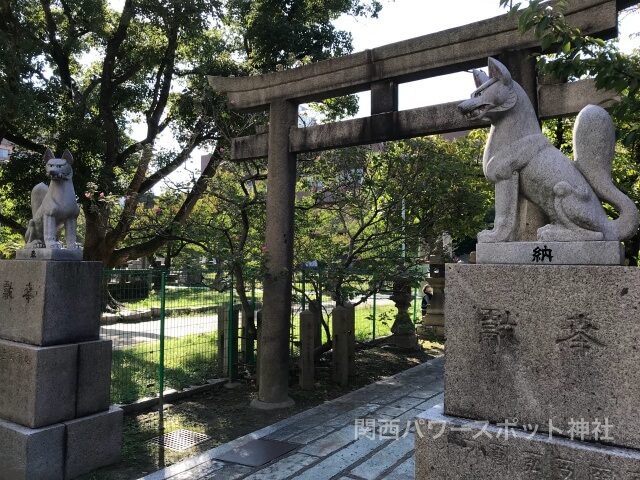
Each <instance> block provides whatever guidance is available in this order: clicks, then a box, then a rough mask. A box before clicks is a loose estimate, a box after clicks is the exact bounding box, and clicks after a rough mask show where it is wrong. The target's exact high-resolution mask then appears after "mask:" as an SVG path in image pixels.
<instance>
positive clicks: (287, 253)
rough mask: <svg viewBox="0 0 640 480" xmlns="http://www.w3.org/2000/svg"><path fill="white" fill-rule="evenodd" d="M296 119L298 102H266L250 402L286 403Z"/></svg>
mask: <svg viewBox="0 0 640 480" xmlns="http://www.w3.org/2000/svg"><path fill="white" fill-rule="evenodd" d="M297 124H298V105H297V104H295V103H293V102H289V101H286V100H276V101H273V102H272V103H271V104H270V107H269V150H268V152H269V153H268V163H267V226H266V233H265V239H266V240H265V246H266V252H265V254H266V256H267V271H266V274H265V279H264V298H263V307H262V322H261V325H260V328H259V331H258V343H259V345H260V346H259V348H260V358H259V362H260V366H259V372H258V383H259V391H258V398H257V399H256V400H254V401H253V402H251V406H252V407H256V408H262V409H275V408H284V407H289V406H291V405H293V404H294V401H293V400H292V399H291V398H289V396H288V386H289V327H290V322H291V282H292V278H293V276H292V272H293V232H294V224H293V222H294V207H295V196H296V155H295V154H292V153H289V130H290V129H291V128H295V127H296V126H297Z"/></svg>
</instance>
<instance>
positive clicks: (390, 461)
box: [351, 435, 414, 480]
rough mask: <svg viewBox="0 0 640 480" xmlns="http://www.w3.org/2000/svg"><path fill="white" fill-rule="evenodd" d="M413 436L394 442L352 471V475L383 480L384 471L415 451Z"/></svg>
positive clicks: (370, 479)
mask: <svg viewBox="0 0 640 480" xmlns="http://www.w3.org/2000/svg"><path fill="white" fill-rule="evenodd" d="M413 443H414V440H413V435H407V436H406V437H402V438H399V439H397V440H393V441H391V442H390V443H389V445H387V446H386V447H384V448H383V449H382V450H380V451H378V452H376V453H375V454H373V455H372V456H371V457H369V459H367V460H366V461H365V462H363V463H361V464H360V465H358V466H357V467H356V468H354V469H353V470H351V473H353V474H354V475H357V476H358V477H361V478H364V479H366V480H375V479H377V478H381V475H382V473H383V472H384V471H386V470H388V469H390V468H392V467H393V466H395V465H396V464H397V463H400V460H401V459H402V458H404V456H405V455H407V454H408V453H409V452H411V451H413Z"/></svg>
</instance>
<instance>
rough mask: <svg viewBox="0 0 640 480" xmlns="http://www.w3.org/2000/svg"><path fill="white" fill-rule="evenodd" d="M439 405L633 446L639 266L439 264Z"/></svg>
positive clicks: (638, 378) (638, 417)
mask: <svg viewBox="0 0 640 480" xmlns="http://www.w3.org/2000/svg"><path fill="white" fill-rule="evenodd" d="M446 298H447V304H446V315H445V316H446V324H447V364H446V370H445V413H446V414H447V415H454V416H459V417H465V418H470V419H477V420H489V421H492V422H504V421H505V420H506V419H509V420H510V421H513V420H514V419H516V421H517V423H518V424H519V425H529V424H530V425H536V426H538V428H539V431H548V430H549V427H550V421H551V426H552V427H553V428H554V429H559V430H560V431H562V432H564V433H565V434H566V433H568V432H569V431H570V429H571V428H572V427H575V424H576V422H583V423H584V422H586V423H587V424H588V425H589V433H588V434H587V435H586V438H590V439H594V440H595V439H599V440H601V441H603V438H596V437H603V435H602V433H601V432H600V433H598V429H597V428H596V427H598V425H600V430H601V429H602V428H604V427H603V426H604V425H605V424H608V425H610V427H609V428H610V430H609V436H610V437H612V439H607V440H605V441H606V442H608V443H611V444H614V445H618V446H625V447H632V448H640V411H639V410H638V398H640V349H638V341H639V339H640V312H639V311H638V306H639V305H640V269H638V268H633V267H613V266H599V267H592V266H544V267H542V266H520V265H462V264H450V265H447V285H446Z"/></svg>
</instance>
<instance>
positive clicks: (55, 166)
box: [44, 148, 73, 180]
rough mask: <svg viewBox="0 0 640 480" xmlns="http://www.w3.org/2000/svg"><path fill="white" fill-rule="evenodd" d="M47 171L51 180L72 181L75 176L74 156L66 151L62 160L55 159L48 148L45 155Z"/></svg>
mask: <svg viewBox="0 0 640 480" xmlns="http://www.w3.org/2000/svg"><path fill="white" fill-rule="evenodd" d="M44 161H45V171H46V172H47V177H49V178H50V179H51V180H71V177H72V176H73V169H72V168H71V165H73V156H72V155H71V152H70V151H69V150H65V151H64V153H63V154H62V158H55V155H54V154H53V152H52V151H51V150H49V149H48V148H47V151H46V152H45V153H44Z"/></svg>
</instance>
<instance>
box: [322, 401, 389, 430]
mask: <svg viewBox="0 0 640 480" xmlns="http://www.w3.org/2000/svg"><path fill="white" fill-rule="evenodd" d="M380 406H381V405H378V404H376V403H367V404H365V405H362V406H360V407H356V408H353V409H351V410H349V411H348V412H346V413H343V414H342V415H338V416H337V417H334V418H333V419H331V420H329V421H328V422H327V423H326V425H328V426H330V427H341V426H343V425H349V424H350V425H353V424H354V421H355V420H356V419H357V418H364V417H366V416H367V415H368V414H369V413H371V412H373V411H374V410H376V409H378V408H380Z"/></svg>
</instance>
